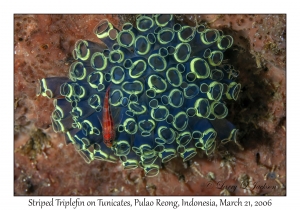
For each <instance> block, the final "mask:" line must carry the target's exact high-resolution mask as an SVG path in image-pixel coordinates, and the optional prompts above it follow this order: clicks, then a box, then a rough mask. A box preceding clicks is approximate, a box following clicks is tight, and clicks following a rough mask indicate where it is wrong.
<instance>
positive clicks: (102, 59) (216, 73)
mask: <svg viewBox="0 0 300 210" xmlns="http://www.w3.org/2000/svg"><path fill="white" fill-rule="evenodd" d="M94 33H95V35H96V36H97V37H98V38H99V39H100V40H101V41H102V42H103V43H104V44H105V45H102V44H99V43H94V42H91V41H87V40H79V41H77V42H76V44H75V49H74V51H73V56H74V59H75V60H76V61H75V62H74V63H72V65H71V66H70V70H69V77H52V78H44V79H41V80H40V94H41V95H43V96H46V97H48V98H54V107H55V109H54V111H53V113H52V116H51V121H52V125H53V129H54V131H55V132H62V133H64V134H65V139H66V143H67V144H68V143H72V144H73V145H74V146H75V148H76V150H77V151H78V152H79V153H80V154H81V156H82V157H83V158H84V159H85V161H86V162H88V163H90V162H91V161H92V160H95V159H99V160H104V161H111V162H116V161H118V160H121V161H122V164H123V166H124V168H125V169H134V168H136V167H139V166H140V167H142V168H143V169H144V171H145V174H146V175H147V176H155V175H157V174H158V173H159V169H160V167H161V163H166V162H168V161H170V160H171V159H172V158H174V157H176V156H177V155H180V156H181V157H182V159H183V161H187V160H189V159H191V158H192V157H193V156H194V155H195V154H197V148H199V149H201V150H204V151H205V152H206V153H207V154H210V153H212V152H213V151H214V150H215V146H216V141H221V142H222V143H226V142H228V141H236V134H237V129H236V128H235V126H234V125H232V124H231V123H230V122H228V121H227V120H226V119H225V117H226V116H227V113H228V109H227V107H226V105H225V104H224V102H223V100H224V99H225V100H226V99H229V100H231V99H233V100H236V99H237V97H238V94H239V91H240V88H241V85H240V84H238V83H236V82H235V81H234V79H235V78H236V77H237V76H238V71H237V70H235V69H234V68H233V66H231V65H228V64H223V62H222V61H223V52H224V51H225V50H226V49H228V48H230V47H231V46H232V44H233V39H232V37H231V36H229V35H225V34H223V32H222V31H219V30H216V29H209V28H206V27H205V26H204V25H196V26H195V27H192V26H182V25H180V24H179V23H176V21H175V20H174V16H173V15H166V14H164V15H139V16H137V18H136V27H134V26H133V25H132V24H131V23H125V24H124V25H123V27H122V30H121V31H119V30H118V29H117V28H115V27H114V26H113V25H112V24H111V23H110V22H109V21H108V20H102V21H100V23H99V24H98V25H97V26H96V27H95V29H94Z"/></svg>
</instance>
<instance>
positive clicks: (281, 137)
mask: <svg viewBox="0 0 300 210" xmlns="http://www.w3.org/2000/svg"><path fill="white" fill-rule="evenodd" d="M104 18H107V19H109V21H111V22H112V23H113V24H114V25H115V26H116V27H119V28H120V26H121V25H122V23H123V22H126V21H131V22H134V20H135V17H134V16H133V15H119V16H117V15H16V16H15V18H14V24H15V31H14V32H15V33H14V49H15V65H14V81H15V83H14V87H15V88H14V112H15V115H14V117H15V119H14V123H15V133H14V138H15V141H14V145H15V158H14V184H15V185H14V192H15V195H285V192H286V188H285V187H286V186H285V184H286V131H285V126H286V119H285V117H286V110H285V109H286V79H285V76H286V71H285V69H286V66H285V62H286V54H285V53H286V52H285V45H286V42H285V34H286V20H285V18H286V17H285V15H176V18H177V20H178V21H180V22H184V23H187V24H189V25H195V24H200V23H204V24H206V25H207V26H208V27H211V28H217V29H219V30H223V31H224V32H225V33H226V34H229V35H231V36H232V37H233V38H234V40H235V42H234V46H233V47H232V49H230V50H228V51H226V53H225V58H226V59H228V60H230V63H232V64H233V65H234V66H235V69H238V70H239V71H240V76H239V81H238V82H239V83H241V84H242V92H241V93H240V96H239V98H238V100H237V101H236V102H234V103H232V102H228V108H229V113H230V115H229V116H228V117H229V120H230V121H232V122H233V123H234V124H235V125H236V126H237V128H239V129H240V132H239V144H234V143H228V144H226V145H219V147H218V148H217V150H216V152H215V154H214V155H212V156H210V157H207V156H206V155H205V154H204V153H203V152H201V151H199V153H198V155H197V156H196V157H194V158H193V159H192V160H191V161H189V162H186V163H183V162H182V159H181V158H178V159H177V158H175V159H173V160H172V161H171V162H169V163H168V164H165V165H164V166H163V168H162V169H161V173H159V175H158V176H156V177H153V178H147V177H145V175H144V172H143V170H142V169H135V170H123V167H122V165H121V164H114V163H107V162H101V161H94V162H92V163H91V164H86V163H85V162H84V160H83V159H82V158H81V157H80V155H79V154H78V153H77V152H76V151H75V150H74V147H73V146H66V145H65V142H64V138H63V136H62V135H61V134H56V133H54V132H53V130H52V126H51V122H50V114H51V112H52V111H53V105H52V103H51V101H49V99H46V98H43V97H40V96H36V89H37V84H38V80H39V79H41V78H44V77H53V76H66V75H68V68H69V65H70V63H72V61H73V58H72V50H73V47H74V44H75V42H76V40H78V39H88V40H92V41H96V42H98V40H97V38H96V36H95V35H94V34H93V33H92V31H93V27H94V26H95V25H96V24H97V23H98V22H99V21H100V20H101V19H104ZM224 62H226V60H224Z"/></svg>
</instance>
